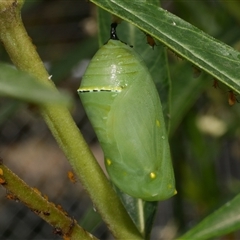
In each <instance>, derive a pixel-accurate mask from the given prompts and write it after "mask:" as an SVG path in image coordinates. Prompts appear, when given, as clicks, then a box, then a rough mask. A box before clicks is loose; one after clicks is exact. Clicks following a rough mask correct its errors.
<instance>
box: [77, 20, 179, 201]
mask: <svg viewBox="0 0 240 240" xmlns="http://www.w3.org/2000/svg"><path fill="white" fill-rule="evenodd" d="M116 26H117V24H112V25H111V27H112V28H111V39H110V40H109V41H108V42H107V43H106V44H105V45H104V46H102V47H101V48H100V49H99V50H98V52H97V53H96V54H95V56H94V57H93V59H92V60H91V62H90V64H89V66H88V68H87V70H86V72H85V74H84V76H83V79H82V82H81V86H80V88H79V89H78V93H79V96H80V98H81V101H82V104H83V106H84V108H85V110H86V113H87V116H88V118H89V120H90V121H91V123H92V125H93V128H94V130H95V132H96V134H97V137H98V140H99V142H100V144H101V147H102V149H103V152H104V157H105V165H106V168H107V171H108V174H109V177H110V179H111V181H113V183H114V184H115V185H116V186H117V187H118V188H120V189H121V190H122V191H123V192H125V193H127V194H129V195H130V196H133V197H136V198H141V199H143V200H145V201H158V200H164V199H167V198H169V197H171V196H173V195H174V194H175V180H174V174H173V169H172V163H171V157H170V150H169V144H168V136H167V132H166V129H165V124H164V118H163V115H162V110H161V109H162V107H161V103H160V99H159V96H158V93H157V90H156V87H155V85H154V83H153V80H152V78H151V76H150V73H149V72H148V69H147V67H146V66H145V65H144V63H143V60H142V59H141V58H140V57H139V55H138V54H137V53H136V52H135V51H134V50H133V49H132V48H131V47H129V46H128V45H126V44H125V43H123V42H121V41H119V40H118V38H117V35H116Z"/></svg>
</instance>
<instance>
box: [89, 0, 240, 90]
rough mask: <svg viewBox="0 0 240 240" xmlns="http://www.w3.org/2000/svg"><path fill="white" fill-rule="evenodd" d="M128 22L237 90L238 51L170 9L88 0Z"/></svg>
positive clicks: (239, 84) (116, 0)
mask: <svg viewBox="0 0 240 240" xmlns="http://www.w3.org/2000/svg"><path fill="white" fill-rule="evenodd" d="M91 1H92V2H94V3H95V4H96V5H98V6H100V7H102V8H104V9H105V10H107V11H109V12H111V13H113V14H115V15H117V16H119V17H121V18H122V19H124V20H126V21H128V22H131V23H132V24H134V25H135V26H137V27H138V28H140V29H142V30H143V31H145V32H147V33H149V34H150V35H152V36H153V37H154V38H156V39H158V40H159V41H160V42H162V43H163V44H164V45H166V46H167V47H168V48H169V49H171V50H172V51H174V52H175V53H177V54H178V55H180V56H182V57H183V58H185V59H187V60H188V61H190V62H192V63H193V64H194V65H196V66H197V67H199V68H200V69H201V70H204V71H206V72H207V73H209V74H211V75H212V76H213V77H214V78H216V79H219V80H220V81H221V82H223V83H224V84H226V85H227V86H229V87H230V88H232V89H234V90H235V91H236V92H238V93H240V81H239V72H240V53H239V52H238V51H236V50H234V49H233V48H231V47H229V46H228V45H226V44H224V43H222V42H220V41H218V40H216V39H214V38H213V37H211V36H209V35H208V34H206V33H204V32H203V31H201V30H200V29H198V28H196V27H194V26H193V25H191V24H189V23H188V22H186V21H184V20H182V19H180V18H179V17H177V16H175V15H173V14H171V13H170V12H168V11H166V10H164V9H162V8H160V7H156V6H154V5H151V4H148V3H145V2H142V1H128V0H91Z"/></svg>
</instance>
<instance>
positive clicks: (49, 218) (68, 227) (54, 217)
mask: <svg viewBox="0 0 240 240" xmlns="http://www.w3.org/2000/svg"><path fill="white" fill-rule="evenodd" d="M0 182H1V184H2V186H3V187H5V188H6V189H7V191H8V194H7V198H9V199H11V200H15V201H17V202H18V201H21V202H23V203H24V204H25V205H26V206H27V207H28V208H30V209H31V210H32V211H33V212H34V213H36V214H37V215H38V216H39V217H41V218H42V219H44V220H45V221H46V222H48V223H49V224H50V225H52V226H53V227H54V228H55V231H56V233H58V234H61V235H63V236H65V237H66V238H67V237H69V238H70V239H76V240H77V239H79V238H80V239H86V240H97V238H95V237H93V236H92V235H91V234H90V233H88V232H86V231H85V230H84V229H83V228H81V227H80V226H79V225H78V224H77V223H76V221H75V220H74V219H71V218H70V217H69V216H68V215H67V213H66V212H64V211H63V210H62V209H61V208H60V207H57V206H55V205H54V204H53V203H51V202H48V200H47V197H44V196H42V195H41V193H40V192H39V191H38V190H37V189H35V188H31V187H29V186H28V185H27V184H26V183H25V182H23V181H22V180H21V179H20V178H19V177H17V176H16V175H15V174H14V173H13V172H12V171H11V170H10V169H8V168H7V167H6V166H5V165H4V164H2V163H0ZM13 193H14V194H13Z"/></svg>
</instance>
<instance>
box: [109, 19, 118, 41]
mask: <svg viewBox="0 0 240 240" xmlns="http://www.w3.org/2000/svg"><path fill="white" fill-rule="evenodd" d="M117 25H118V24H117V23H112V24H111V30H110V39H112V40H119V39H118V36H117V31H116V28H117Z"/></svg>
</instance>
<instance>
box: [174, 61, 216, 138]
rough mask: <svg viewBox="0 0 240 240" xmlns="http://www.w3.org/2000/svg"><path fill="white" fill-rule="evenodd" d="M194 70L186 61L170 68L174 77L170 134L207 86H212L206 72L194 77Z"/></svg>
mask: <svg viewBox="0 0 240 240" xmlns="http://www.w3.org/2000/svg"><path fill="white" fill-rule="evenodd" d="M193 70H194V69H193V68H192V66H190V64H186V62H181V63H180V64H175V65H174V66H172V67H171V69H170V72H171V77H172V112H171V124H170V125H171V131H170V136H172V135H173V133H174V131H175V130H176V128H177V127H178V125H179V124H180V123H181V121H182V119H183V118H184V116H185V115H186V113H187V111H188V110H189V109H190V108H191V107H192V105H193V104H194V103H195V102H196V100H197V98H198V97H199V96H200V94H201V93H202V92H203V90H204V89H205V88H206V86H211V87H212V82H211V79H210V77H209V76H208V75H207V74H206V73H201V75H200V76H199V77H197V78H194V72H193ZM213 90H214V88H213Z"/></svg>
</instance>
